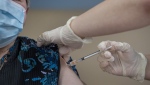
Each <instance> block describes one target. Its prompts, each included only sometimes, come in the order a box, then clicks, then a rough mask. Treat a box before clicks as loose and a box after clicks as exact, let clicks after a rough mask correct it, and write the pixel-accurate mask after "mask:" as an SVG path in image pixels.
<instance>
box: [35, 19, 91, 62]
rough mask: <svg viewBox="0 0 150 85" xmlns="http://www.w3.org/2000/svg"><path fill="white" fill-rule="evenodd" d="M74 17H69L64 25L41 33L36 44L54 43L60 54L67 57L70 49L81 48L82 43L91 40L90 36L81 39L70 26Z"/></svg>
mask: <svg viewBox="0 0 150 85" xmlns="http://www.w3.org/2000/svg"><path fill="white" fill-rule="evenodd" d="M75 18H76V17H72V18H70V19H69V20H68V21H67V24H66V25H64V26H61V27H58V28H56V29H54V30H51V31H47V32H44V33H42V34H41V35H40V36H39V37H38V39H37V45H38V46H42V45H48V44H50V43H55V44H57V45H58V47H59V53H60V56H65V57H67V56H68V55H69V53H70V52H71V51H73V50H75V49H79V48H81V47H82V46H83V44H84V43H89V42H91V38H84V39H81V38H80V37H78V36H77V35H76V34H75V33H74V32H73V30H72V29H71V28H70V23H71V21H72V20H73V19H75ZM67 59H68V58H67Z"/></svg>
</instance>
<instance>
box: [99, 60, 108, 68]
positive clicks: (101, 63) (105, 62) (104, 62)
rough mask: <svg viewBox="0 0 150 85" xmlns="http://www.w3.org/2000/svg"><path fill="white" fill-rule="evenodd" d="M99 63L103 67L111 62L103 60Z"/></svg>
mask: <svg viewBox="0 0 150 85" xmlns="http://www.w3.org/2000/svg"><path fill="white" fill-rule="evenodd" d="M99 65H100V67H101V68H105V67H107V66H108V65H109V63H108V62H107V61H103V62H100V63H99Z"/></svg>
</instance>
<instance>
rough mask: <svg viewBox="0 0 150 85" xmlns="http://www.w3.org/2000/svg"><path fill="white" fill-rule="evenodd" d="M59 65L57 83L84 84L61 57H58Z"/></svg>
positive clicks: (62, 84) (68, 84)
mask: <svg viewBox="0 0 150 85" xmlns="http://www.w3.org/2000/svg"><path fill="white" fill-rule="evenodd" d="M60 65H61V67H60V76H59V85H84V84H83V83H82V81H81V80H80V79H79V77H78V76H77V75H76V74H75V73H74V72H73V70H72V69H71V68H70V67H69V66H67V65H66V62H65V61H64V59H63V58H62V57H60Z"/></svg>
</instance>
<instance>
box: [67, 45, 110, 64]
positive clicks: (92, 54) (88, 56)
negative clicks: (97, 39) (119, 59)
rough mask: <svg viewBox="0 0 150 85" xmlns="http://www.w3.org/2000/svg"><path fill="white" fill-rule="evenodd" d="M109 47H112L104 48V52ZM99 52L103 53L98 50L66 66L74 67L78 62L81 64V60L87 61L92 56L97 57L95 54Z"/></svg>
mask: <svg viewBox="0 0 150 85" xmlns="http://www.w3.org/2000/svg"><path fill="white" fill-rule="evenodd" d="M111 47H112V46H110V47H108V48H106V49H105V50H104V51H106V50H108V49H110V48H111ZM101 52H103V51H100V50H98V51H96V52H93V53H91V54H89V55H87V56H85V57H82V58H80V59H78V60H73V61H72V62H70V63H69V64H68V66H74V65H76V64H77V63H78V62H81V61H83V60H85V59H88V58H90V57H92V56H94V55H97V54H99V53H101Z"/></svg>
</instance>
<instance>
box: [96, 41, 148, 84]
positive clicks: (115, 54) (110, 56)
mask: <svg viewBox="0 0 150 85" xmlns="http://www.w3.org/2000/svg"><path fill="white" fill-rule="evenodd" d="M109 46H112V48H110V49H109V50H107V51H106V50H105V49H106V48H107V47H109ZM98 48H99V50H100V51H104V52H102V53H101V54H100V56H99V57H98V61H99V65H100V67H101V69H102V70H103V71H106V72H108V73H110V74H114V75H118V76H127V77H130V78H133V79H135V80H138V81H141V82H142V81H143V80H144V78H145V69H146V64H147V59H146V57H145V56H144V55H143V54H142V53H137V52H136V51H135V50H134V49H133V48H132V47H131V46H130V45H129V44H128V43H124V42H123V43H122V42H116V41H103V42H101V43H100V44H99V45H98Z"/></svg>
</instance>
